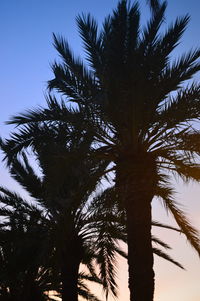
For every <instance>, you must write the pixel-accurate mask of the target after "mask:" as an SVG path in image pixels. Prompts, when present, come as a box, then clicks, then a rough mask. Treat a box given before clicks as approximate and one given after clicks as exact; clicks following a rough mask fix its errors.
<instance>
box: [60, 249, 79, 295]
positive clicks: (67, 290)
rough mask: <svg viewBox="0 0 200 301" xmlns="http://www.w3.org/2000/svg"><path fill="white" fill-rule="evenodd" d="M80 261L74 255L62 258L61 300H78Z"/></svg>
mask: <svg viewBox="0 0 200 301" xmlns="http://www.w3.org/2000/svg"><path fill="white" fill-rule="evenodd" d="M79 265H80V261H79V258H75V256H69V255H68V256H67V254H66V257H65V258H63V263H62V267H61V281H62V301H78V288H77V284H78V271H79Z"/></svg>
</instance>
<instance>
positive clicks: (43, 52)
mask: <svg viewBox="0 0 200 301" xmlns="http://www.w3.org/2000/svg"><path fill="white" fill-rule="evenodd" d="M139 3H140V6H141V9H142V21H143V22H144V21H145V20H146V18H147V16H148V9H147V7H146V4H145V0H143V1H139ZM116 4H117V1H116V0H107V1H106V0H101V1H97V0H96V1H95V0H73V1H69V0H1V1H0V30H1V56H0V67H1V79H0V103H1V115H0V135H2V136H3V137H5V136H7V135H8V133H9V131H10V129H11V127H10V126H5V124H4V122H5V121H6V120H8V119H9V118H10V116H11V115H13V114H16V113H18V112H21V111H23V110H24V109H26V108H33V107H35V106H36V105H44V103H45V101H44V93H45V91H46V81H47V80H49V79H51V78H52V72H51V68H50V64H51V63H52V62H53V61H54V59H56V58H58V56H57V54H56V52H55V50H54V48H53V46H52V32H55V33H59V34H61V35H63V36H65V37H66V38H67V39H68V41H69V42H70V44H71V45H72V48H73V49H74V51H75V53H77V54H80V55H83V52H82V48H81V41H80V39H79V37H78V32H77V28H76V23H75V17H76V16H77V15H78V14H79V13H82V12H84V13H87V12H90V13H91V14H92V15H94V16H95V17H96V18H97V20H98V21H99V22H101V21H102V20H103V19H104V17H105V16H106V15H107V14H109V13H110V12H111V10H112V9H113V8H114V7H115V6H116ZM199 12H200V1H199V0H190V1H189V0H176V1H174V0H169V1H168V9H167V18H166V21H165V24H164V26H167V24H169V23H170V22H171V21H172V20H174V19H175V17H176V16H182V15H185V14H186V13H189V15H191V21H190V23H189V26H188V29H187V31H186V33H185V34H184V36H183V38H182V43H181V45H180V46H179V47H178V48H177V50H176V51H175V53H174V56H178V55H179V54H181V53H182V52H185V51H187V50H189V49H191V48H192V47H193V48H195V47H197V46H200V21H199V18H200V17H199V16H200V15H199ZM196 80H199V76H196ZM0 181H1V183H3V184H5V185H10V187H11V186H13V182H12V181H11V180H9V178H8V175H7V173H6V171H5V170H4V168H3V165H1V171H0ZM177 188H178V190H179V194H178V197H179V199H180V200H182V202H183V203H184V205H185V206H186V208H188V212H189V213H190V216H191V218H192V219H193V220H194V223H195V225H196V226H198V227H199V228H200V222H199V220H200V201H199V197H198V196H199V195H200V188H199V187H198V186H195V185H192V186H191V185H190V186H188V187H186V188H185V187H183V186H182V183H179V184H177ZM188 199H192V201H191V200H190V202H187V201H188ZM158 208H159V207H158V206H155V209H154V210H155V216H156V218H157V219H158V218H159V217H160V218H161V217H162V218H164V219H166V216H165V214H164V213H163V212H162V211H161V209H158ZM189 208H190V209H189ZM159 234H160V233H159ZM161 235H164V236H165V237H164V238H166V240H169V242H170V243H171V244H172V245H173V246H174V249H176V251H173V252H172V254H174V256H175V257H176V259H178V258H179V256H180V257H181V262H182V263H183V264H184V262H185V263H186V268H187V270H188V271H187V272H182V271H179V270H178V269H177V268H176V267H173V266H171V265H170V264H166V263H163V261H162V260H160V261H157V259H156V272H157V278H158V281H157V283H158V284H157V290H156V299H155V301H167V300H172V301H179V300H180V301H199V300H200V286H199V280H198V279H200V272H199V271H200V261H199V259H198V258H197V256H196V254H195V253H194V252H192V251H191V250H190V248H189V247H188V245H187V244H186V243H185V241H184V240H183V239H182V238H180V237H177V235H175V234H170V236H169V234H168V233H164V234H163V232H162V234H161ZM120 270H121V271H122V273H121V274H120V278H121V282H120V283H121V286H122V288H123V292H124V294H125V295H126V296H127V293H126V292H127V287H126V276H124V275H125V274H126V266H125V265H124V264H122V266H121V268H120ZM123 271H124V272H123ZM125 295H124V296H125ZM127 300H128V299H127ZM120 301H125V297H123V294H122V295H121V299H120Z"/></svg>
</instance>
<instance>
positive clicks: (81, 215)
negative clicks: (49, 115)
mask: <svg viewBox="0 0 200 301" xmlns="http://www.w3.org/2000/svg"><path fill="white" fill-rule="evenodd" d="M71 130H72V129H71V128H70V130H68V128H67V125H66V123H65V124H62V123H60V124H58V125H56V126H49V125H48V127H47V126H46V124H43V126H41V125H40V126H38V125H36V124H35V125H33V126H31V132H30V133H29V134H30V138H32V139H33V140H32V143H31V145H32V149H33V150H34V154H35V156H36V159H37V162H38V165H39V168H40V172H41V173H42V175H40V176H38V175H37V174H36V173H35V171H34V169H33V168H32V167H31V165H30V164H29V161H28V158H27V156H26V155H25V153H24V152H22V153H21V156H20V157H19V158H18V157H17V156H12V157H10V154H11V153H12V149H11V148H10V145H9V144H8V143H7V144H6V143H4V142H3V141H2V142H1V147H2V149H3V150H4V153H5V156H7V158H8V166H9V168H10V172H11V175H12V176H13V177H14V178H15V179H16V180H17V181H18V183H19V184H21V185H22V186H23V187H24V188H25V189H26V190H27V191H28V192H29V194H30V196H31V197H32V198H34V200H35V202H37V203H38V205H39V207H40V208H42V209H41V214H40V215H43V223H41V224H39V225H38V226H37V227H36V230H37V232H39V233H40V234H42V231H41V230H43V229H44V231H43V232H44V233H45V234H44V235H43V236H42V239H41V240H42V243H41V241H40V242H39V241H37V240H36V242H35V247H37V252H39V254H40V256H43V260H45V258H47V259H48V260H49V257H50V258H51V257H52V256H53V258H54V263H52V265H51V267H52V269H55V270H56V271H58V275H57V278H58V279H60V282H61V283H62V286H61V289H60V292H61V295H62V300H68V299H70V300H77V298H78V293H79V294H81V295H82V296H83V297H84V296H85V298H87V299H88V300H91V301H92V300H97V297H95V296H93V295H92V293H90V291H89V289H88V288H87V287H86V285H85V284H84V286H83V285H82V286H83V287H82V289H81V290H80V287H81V279H82V280H83V279H84V278H86V279H87V280H90V281H96V282H98V283H99V284H102V285H103V288H104V290H105V292H106V295H108V293H109V292H111V293H112V294H113V295H114V296H116V295H117V285H116V282H115V265H116V254H119V255H122V256H125V254H124V252H123V251H122V250H120V247H119V246H118V241H119V240H123V241H125V240H126V239H125V237H126V234H125V231H124V229H125V228H124V225H122V223H121V219H120V216H119V217H118V214H117V211H116V210H115V212H114V211H113V212H112V210H111V209H109V211H108V212H107V210H106V208H104V209H102V210H101V211H99V210H98V207H97V206H96V205H95V202H96V198H95V199H94V200H92V199H90V200H89V198H90V195H91V193H93V192H94V191H95V188H96V186H97V184H98V182H99V179H100V175H101V174H102V170H104V168H105V167H104V165H105V164H104V162H103V164H102V162H100V163H99V161H98V162H97V164H94V163H93V162H92V161H91V159H89V158H88V152H89V150H88V148H90V142H89V139H88V137H87V136H86V135H85V137H83V136H82V137H81V138H80V137H79V135H80V133H78V137H76V134H75V133H74V132H73V134H74V140H73V142H72V141H71V139H72V135H71V136H70V139H69V131H71ZM27 133H28V128H26V134H27ZM79 138H80V139H79ZM29 141H30V139H29ZM10 150H11V152H10ZM2 192H3V194H4V195H5V197H4V198H3V197H2V198H1V199H0V200H1V202H2V203H3V207H5V206H9V205H10V206H15V211H16V214H17V213H18V211H19V213H20V212H21V211H22V208H23V203H24V204H25V205H26V206H27V207H28V204H27V203H25V201H24V202H23V199H21V198H20V197H18V196H17V195H15V194H12V193H11V192H9V191H8V190H4V189H2ZM7 195H8V196H9V197H10V198H12V200H10V204H9V201H8V198H7V197H6V196H7ZM88 200H89V202H88ZM100 200H101V197H100V196H99V197H98V204H99V201H100ZM15 211H14V214H15ZM39 212H40V211H39ZM42 212H43V213H42ZM8 213H10V211H7V209H2V210H1V212H0V214H8ZM11 213H12V211H11ZM25 213H26V212H25ZM25 213H24V214H25ZM114 213H115V214H114ZM31 214H32V215H33V213H32V212H31ZM44 216H45V217H44ZM38 222H39V221H38ZM24 223H25V222H24ZM30 229H31V227H30ZM9 233H13V231H10V232H9ZM36 239H37V235H36ZM38 239H39V238H38ZM30 242H31V241H30ZM38 243H39V245H38ZM22 244H26V243H25V242H22ZM27 244H28V245H29V241H27ZM52 253H53V255H52ZM26 254H27V255H28V259H29V260H30V257H29V255H30V254H28V252H26ZM41 254H42V255H41ZM22 261H23V257H22ZM47 263H48V262H47ZM80 263H84V264H85V265H86V266H87V268H88V270H89V273H90V274H89V275H85V274H84V273H81V275H80V274H79V266H80ZM95 265H98V267H99V271H100V272H99V277H98V276H97V275H96V272H95V270H96V269H95ZM36 268H37V270H36V271H38V266H36ZM39 268H40V266H39ZM80 276H81V279H80ZM58 279H56V280H57V282H58V283H60V282H59V281H58ZM57 282H56V283H57ZM79 283H80V285H79V286H77V285H78V284H79ZM52 285H53V284H52ZM55 285H56V284H55ZM78 287H79V290H78ZM84 287H85V289H84ZM55 288H56V290H58V285H57V286H56V287H55ZM55 288H54V290H55ZM29 292H30V293H31V291H30V290H29ZM95 298H96V299H95ZM26 299H27V298H26Z"/></svg>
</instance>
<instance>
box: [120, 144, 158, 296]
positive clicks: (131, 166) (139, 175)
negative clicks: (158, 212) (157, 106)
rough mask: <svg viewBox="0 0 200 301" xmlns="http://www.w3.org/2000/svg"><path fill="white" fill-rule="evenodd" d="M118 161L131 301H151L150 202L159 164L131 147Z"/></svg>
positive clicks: (152, 274)
mask: <svg viewBox="0 0 200 301" xmlns="http://www.w3.org/2000/svg"><path fill="white" fill-rule="evenodd" d="M127 149H128V150H129V152H128V153H126V152H124V153H122V156H120V157H119V158H118V160H116V167H117V169H116V170H117V171H116V185H117V187H118V189H119V195H120V198H121V200H122V201H123V205H124V207H125V210H126V216H127V236H128V266H129V289H130V300H131V301H152V300H153V295H154V271H153V250H152V243H151V221H152V220H151V201H152V199H153V196H154V192H155V187H156V186H155V185H156V179H157V177H156V163H155V161H154V158H153V157H151V155H150V154H148V153H146V152H144V151H142V150H141V151H137V152H135V153H134V151H132V150H131V148H128V147H127Z"/></svg>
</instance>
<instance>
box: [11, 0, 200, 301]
mask: <svg viewBox="0 0 200 301" xmlns="http://www.w3.org/2000/svg"><path fill="white" fill-rule="evenodd" d="M149 3H150V8H151V17H150V20H149V22H148V24H147V26H146V27H144V28H143V29H142V28H141V25H140V10H139V5H138V3H137V2H135V3H134V4H133V5H132V6H131V5H130V4H129V3H128V2H127V1H125V0H122V1H120V2H119V4H118V7H117V9H116V10H115V11H114V12H113V14H112V15H111V16H109V17H108V18H106V19H105V22H104V24H103V26H102V29H101V30H98V26H97V22H96V21H95V20H94V19H93V18H92V17H91V16H90V15H88V16H85V15H82V16H78V18H77V23H78V27H79V32H80V35H81V37H82V39H83V42H84V47H85V51H86V54H87V60H88V62H89V65H90V66H89V67H86V66H84V64H83V63H82V61H81V60H80V59H76V58H75V57H74V55H73V53H72V51H71V49H70V47H69V45H68V43H67V42H66V41H65V40H64V39H63V38H62V37H56V36H54V44H55V47H56V49H57V50H58V52H59V54H60V56H61V59H62V62H61V63H54V65H53V72H54V76H55V78H54V79H53V80H51V81H50V82H49V88H50V89H57V91H59V92H61V93H62V94H63V95H64V96H66V98H67V100H68V101H69V102H70V101H71V102H73V103H76V104H77V109H76V110H77V114H80V115H81V116H82V118H83V119H82V124H83V125H84V127H85V129H91V130H92V132H93V146H94V147H93V150H92V151H91V156H93V157H95V158H100V159H101V160H105V161H106V162H112V163H113V164H114V165H113V167H112V169H113V170H115V181H116V187H117V188H118V193H119V195H120V199H121V200H123V202H122V206H123V207H124V208H125V210H126V214H127V233H128V264H129V289H130V293H131V300H133V299H134V301H141V300H143V301H152V300H153V292H154V271H153V252H152V243H151V220H152V217H151V205H152V200H153V197H154V196H156V195H159V197H161V198H162V200H163V201H164V205H165V207H166V208H167V210H169V211H170V212H171V213H172V215H173V216H174V218H175V220H176V222H177V224H178V225H179V227H180V229H181V230H182V231H183V232H184V233H185V235H186V237H187V239H188V240H189V241H190V243H191V245H192V246H193V247H194V248H195V249H196V250H197V252H198V253H199V254H200V247H199V236H198V233H197V231H196V230H195V229H194V228H193V227H192V226H191V225H190V223H189V222H188V221H187V218H186V217H185V215H184V212H182V210H181V209H179V207H178V206H177V204H176V202H175V201H174V198H173V189H172V187H171V186H170V177H169V172H172V174H177V175H178V176H180V177H182V178H183V179H184V180H185V181H188V180H189V179H192V180H195V181H199V180H200V172H199V171H200V168H199V167H200V166H199V164H198V160H197V158H198V155H199V150H200V147H199V146H200V145H199V141H200V140H199V137H200V133H199V130H198V129H197V128H194V121H198V119H199V112H200V102H199V97H200V86H199V85H198V84H195V83H189V84H188V85H187V86H185V84H184V82H185V81H188V80H190V79H191V78H192V76H193V75H194V74H195V73H196V72H198V71H199V70H200V63H199V60H198V59H199V56H200V50H199V49H196V50H194V51H190V52H189V53H187V54H184V55H182V56H181V57H180V58H179V59H177V60H175V61H173V60H172V61H171V57H170V55H171V53H172V51H173V50H174V48H175V47H176V46H177V45H178V43H179V40H180V38H181V37H182V34H183V32H184V30H185V28H186V26H187V24H188V21H189V16H188V15H186V16H184V17H181V18H177V19H176V21H175V22H174V23H173V24H172V25H170V26H169V27H168V29H167V30H166V32H164V33H161V32H160V27H161V25H162V23H163V20H164V16H165V10H166V7H167V2H166V1H164V2H161V1H158V0H154V1H149ZM58 107H59V106H56V104H55V105H54V106H53V105H51V104H50V106H49V109H46V110H37V111H29V112H27V113H25V114H22V115H20V116H16V117H14V118H12V120H11V123H15V124H18V125H19V124H27V123H32V122H34V121H35V122H38V121H42V120H46V121H51V122H53V120H54V121H59V120H62V121H64V120H68V119H69V116H68V113H67V109H66V107H65V106H63V105H61V106H60V107H59V108H60V109H59V108H58ZM62 107H63V108H62ZM15 138H16V137H15Z"/></svg>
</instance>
